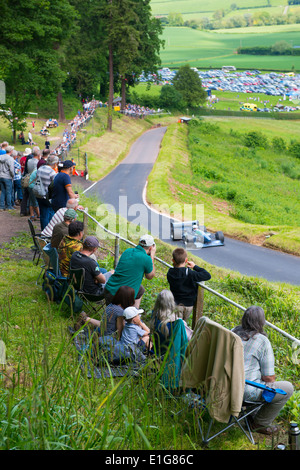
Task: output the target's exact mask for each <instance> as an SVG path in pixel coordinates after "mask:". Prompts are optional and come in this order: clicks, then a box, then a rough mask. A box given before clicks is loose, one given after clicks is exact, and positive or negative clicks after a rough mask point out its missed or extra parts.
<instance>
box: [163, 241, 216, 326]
mask: <svg viewBox="0 0 300 470" xmlns="http://www.w3.org/2000/svg"><path fill="white" fill-rule="evenodd" d="M172 256H173V259H172V263H173V266H174V267H173V268H170V269H169V271H168V273H167V280H168V283H169V285H170V291H171V292H172V294H173V295H174V299H175V303H176V310H177V312H178V316H179V317H180V318H182V319H183V320H185V321H187V319H188V318H189V316H190V315H191V313H192V311H193V306H194V304H195V302H196V300H197V293H198V284H197V283H198V282H202V281H208V280H209V279H210V278H211V275H210V274H209V272H208V271H206V270H205V269H204V268H200V267H199V266H197V265H196V264H195V263H194V262H193V261H188V258H187V252H186V250H185V249H184V248H176V249H175V250H174V251H173V253H172Z"/></svg>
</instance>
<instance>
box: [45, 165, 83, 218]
mask: <svg viewBox="0 0 300 470" xmlns="http://www.w3.org/2000/svg"><path fill="white" fill-rule="evenodd" d="M74 165H75V163H74V162H72V161H71V160H65V161H64V162H61V164H60V168H61V170H60V172H59V173H58V174H57V175H56V176H55V178H54V182H53V192H52V199H51V205H52V207H53V210H54V212H57V211H58V209H60V208H61V207H66V205H67V201H68V199H70V198H72V199H73V198H78V194H75V193H74V191H73V189H72V183H71V175H72V171H73V166H74Z"/></svg>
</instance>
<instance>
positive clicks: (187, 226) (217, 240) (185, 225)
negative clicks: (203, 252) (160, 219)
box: [171, 220, 225, 248]
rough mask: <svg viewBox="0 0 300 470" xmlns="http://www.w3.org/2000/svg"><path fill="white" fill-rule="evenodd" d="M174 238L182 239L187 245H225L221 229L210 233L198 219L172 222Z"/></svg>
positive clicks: (198, 246)
mask: <svg viewBox="0 0 300 470" xmlns="http://www.w3.org/2000/svg"><path fill="white" fill-rule="evenodd" d="M171 238H172V240H174V241H175V240H182V241H183V243H184V245H185V247H189V248H190V247H196V248H206V247H211V246H223V245H225V242H224V234H223V232H221V231H218V232H215V233H210V232H208V231H207V230H206V227H205V226H202V227H201V226H199V222H198V220H192V221H189V222H173V221H172V222H171Z"/></svg>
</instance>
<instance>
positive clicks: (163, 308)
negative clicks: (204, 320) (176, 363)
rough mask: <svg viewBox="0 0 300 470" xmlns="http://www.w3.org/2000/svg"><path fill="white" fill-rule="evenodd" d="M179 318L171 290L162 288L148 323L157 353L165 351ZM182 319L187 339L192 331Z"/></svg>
mask: <svg viewBox="0 0 300 470" xmlns="http://www.w3.org/2000/svg"><path fill="white" fill-rule="evenodd" d="M179 318H180V316H179V315H177V313H176V304H175V300H174V296H173V294H172V292H171V291H170V290H167V289H164V290H162V291H161V292H160V293H159V294H158V296H157V298H156V301H155V305H154V308H153V312H152V318H151V323H150V328H151V331H153V340H154V344H155V349H156V350H157V352H158V354H159V355H161V354H164V353H165V352H166V350H167V348H168V345H169V342H170V337H171V336H172V329H173V325H174V322H175V321H176V320H177V319H179ZM182 321H183V323H184V325H185V329H186V333H187V338H188V340H189V339H190V338H191V336H192V333H193V331H192V330H191V329H190V328H189V327H188V325H187V324H186V322H185V321H184V320H182Z"/></svg>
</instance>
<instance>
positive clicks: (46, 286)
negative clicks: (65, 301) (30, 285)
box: [43, 243, 67, 302]
mask: <svg viewBox="0 0 300 470" xmlns="http://www.w3.org/2000/svg"><path fill="white" fill-rule="evenodd" d="M43 257H44V260H45V262H46V263H47V265H46V268H45V274H44V282H43V290H44V291H45V292H46V295H47V297H48V298H49V300H50V301H51V302H60V301H61V300H62V296H63V292H64V291H65V290H66V289H67V278H66V277H64V276H63V275H62V274H61V272H60V269H59V260H58V253H57V250H56V248H53V247H52V246H51V243H47V244H46V245H45V246H44V248H43Z"/></svg>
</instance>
